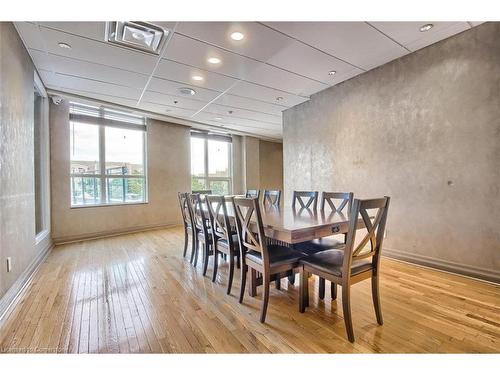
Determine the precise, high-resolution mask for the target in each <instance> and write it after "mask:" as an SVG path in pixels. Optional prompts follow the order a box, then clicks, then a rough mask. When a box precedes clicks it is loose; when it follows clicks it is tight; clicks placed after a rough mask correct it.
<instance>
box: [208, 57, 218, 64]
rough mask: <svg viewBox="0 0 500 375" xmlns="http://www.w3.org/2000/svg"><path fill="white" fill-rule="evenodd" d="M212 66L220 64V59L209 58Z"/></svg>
mask: <svg viewBox="0 0 500 375" xmlns="http://www.w3.org/2000/svg"><path fill="white" fill-rule="evenodd" d="M207 61H208V62H209V63H210V64H219V63H220V59H219V58H218V57H209V58H208V60H207Z"/></svg>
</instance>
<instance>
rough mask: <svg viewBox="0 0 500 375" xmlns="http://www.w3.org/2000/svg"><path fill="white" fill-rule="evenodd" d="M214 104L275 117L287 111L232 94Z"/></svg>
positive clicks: (223, 96) (220, 98)
mask: <svg viewBox="0 0 500 375" xmlns="http://www.w3.org/2000/svg"><path fill="white" fill-rule="evenodd" d="M214 103H215V104H220V105H224V106H227V107H234V108H241V109H247V110H250V111H256V112H262V113H267V114H270V115H275V116H281V113H282V111H284V110H285V109H286V107H283V106H280V105H275V104H270V103H266V102H262V101H258V100H254V99H249V98H243V97H241V96H236V95H230V94H224V95H222V96H221V97H219V98H217V100H215V101H214Z"/></svg>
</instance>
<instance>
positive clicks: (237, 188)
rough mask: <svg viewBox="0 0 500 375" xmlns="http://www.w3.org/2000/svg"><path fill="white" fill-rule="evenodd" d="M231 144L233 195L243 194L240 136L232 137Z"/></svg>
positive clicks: (243, 182) (242, 161) (241, 139)
mask: <svg viewBox="0 0 500 375" xmlns="http://www.w3.org/2000/svg"><path fill="white" fill-rule="evenodd" d="M232 139H233V143H232V148H233V161H232V165H233V191H232V193H233V194H243V193H244V192H245V178H244V171H245V167H244V154H243V137H241V136H240V135H233V136H232Z"/></svg>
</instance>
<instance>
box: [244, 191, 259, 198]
mask: <svg viewBox="0 0 500 375" xmlns="http://www.w3.org/2000/svg"><path fill="white" fill-rule="evenodd" d="M245 198H257V199H260V190H259V189H248V190H247V192H246V193H245Z"/></svg>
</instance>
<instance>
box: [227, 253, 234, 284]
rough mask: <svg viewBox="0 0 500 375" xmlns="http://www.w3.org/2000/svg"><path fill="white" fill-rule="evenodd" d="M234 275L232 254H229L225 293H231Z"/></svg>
mask: <svg viewBox="0 0 500 375" xmlns="http://www.w3.org/2000/svg"><path fill="white" fill-rule="evenodd" d="M233 276H234V254H230V255H229V276H228V280H227V294H231V287H232V286H233Z"/></svg>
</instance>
